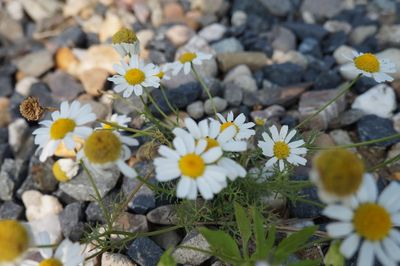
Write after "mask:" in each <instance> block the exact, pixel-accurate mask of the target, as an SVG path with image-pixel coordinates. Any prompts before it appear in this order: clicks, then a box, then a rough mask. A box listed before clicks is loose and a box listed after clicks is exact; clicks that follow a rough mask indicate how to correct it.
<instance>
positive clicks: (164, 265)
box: [157, 248, 176, 266]
mask: <svg viewBox="0 0 400 266" xmlns="http://www.w3.org/2000/svg"><path fill="white" fill-rule="evenodd" d="M171 253H172V248H169V249H167V250H166V251H165V252H164V254H163V255H162V256H161V258H160V261H159V262H158V263H157V266H176V262H175V260H174V258H173V257H172V256H171Z"/></svg>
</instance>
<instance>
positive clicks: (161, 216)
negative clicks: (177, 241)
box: [147, 205, 179, 225]
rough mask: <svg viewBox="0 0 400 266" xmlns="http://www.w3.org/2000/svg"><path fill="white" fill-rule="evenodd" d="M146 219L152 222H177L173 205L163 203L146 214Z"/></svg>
mask: <svg viewBox="0 0 400 266" xmlns="http://www.w3.org/2000/svg"><path fill="white" fill-rule="evenodd" d="M147 220H149V222H151V223H153V224H163V225H171V224H177V223H178V222H179V217H178V216H177V214H176V211H175V207H174V205H163V206H160V207H157V208H155V209H154V210H152V211H150V212H149V213H148V214H147Z"/></svg>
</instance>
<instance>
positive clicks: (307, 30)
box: [284, 22, 328, 41]
mask: <svg viewBox="0 0 400 266" xmlns="http://www.w3.org/2000/svg"><path fill="white" fill-rule="evenodd" d="M284 26H285V27H287V28H289V29H290V30H292V31H293V32H294V34H296V36H297V37H298V38H299V39H301V40H304V39H305V38H314V39H316V40H318V41H321V40H322V39H323V38H324V37H325V36H326V34H327V33H328V32H327V31H326V30H325V29H324V28H323V27H322V26H320V25H318V24H307V23H298V22H287V23H284Z"/></svg>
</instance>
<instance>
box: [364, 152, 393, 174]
mask: <svg viewBox="0 0 400 266" xmlns="http://www.w3.org/2000/svg"><path fill="white" fill-rule="evenodd" d="M399 160H400V154H398V155H396V156H394V157H393V158H390V159H387V160H385V161H383V162H380V163H378V164H377V165H375V166H373V167H371V168H369V169H368V170H367V171H368V172H373V171H375V170H377V169H379V168H382V167H384V166H386V165H389V164H392V163H395V162H397V161H399Z"/></svg>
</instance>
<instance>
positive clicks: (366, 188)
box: [323, 175, 400, 266]
mask: <svg viewBox="0 0 400 266" xmlns="http://www.w3.org/2000/svg"><path fill="white" fill-rule="evenodd" d="M323 214H324V215H326V216H328V217H329V218H332V219H336V220H339V221H338V222H333V223H330V224H328V225H327V227H326V229H327V232H328V234H329V236H331V237H333V238H343V239H344V240H343V242H342V243H341V246H340V249H339V250H340V252H341V253H342V254H343V256H344V257H346V258H347V259H350V258H351V257H353V255H354V254H355V253H356V252H357V250H359V252H358V260H357V266H372V265H375V264H374V258H375V257H376V258H377V259H378V261H380V262H381V263H382V264H383V265H385V266H389V265H394V266H395V265H399V262H400V232H399V230H398V229H396V228H395V227H398V226H400V185H398V184H397V183H395V182H392V183H391V184H390V185H389V186H387V187H386V188H385V189H384V190H383V191H382V193H381V194H380V195H379V196H378V188H377V185H376V182H375V180H374V179H373V177H372V176H370V175H369V176H367V177H366V178H365V179H364V181H363V185H362V187H361V188H360V190H359V191H358V192H357V193H356V194H355V196H354V197H353V199H352V204H351V205H348V206H346V205H343V204H335V205H334V204H332V205H328V207H326V208H325V209H324V210H323Z"/></svg>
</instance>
